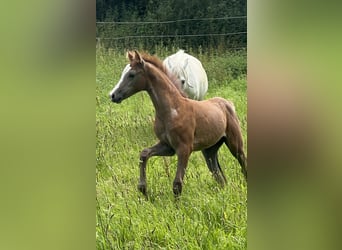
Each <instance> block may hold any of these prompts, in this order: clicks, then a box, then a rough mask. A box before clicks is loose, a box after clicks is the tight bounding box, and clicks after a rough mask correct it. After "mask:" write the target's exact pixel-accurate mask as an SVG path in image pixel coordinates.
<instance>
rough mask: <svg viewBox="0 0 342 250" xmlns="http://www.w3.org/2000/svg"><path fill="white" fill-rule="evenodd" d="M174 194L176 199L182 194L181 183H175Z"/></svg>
mask: <svg viewBox="0 0 342 250" xmlns="http://www.w3.org/2000/svg"><path fill="white" fill-rule="evenodd" d="M173 193H174V195H175V196H176V197H177V196H179V195H180V194H181V193H182V183H179V182H174V183H173Z"/></svg>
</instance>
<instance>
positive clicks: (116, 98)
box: [111, 93, 123, 103]
mask: <svg viewBox="0 0 342 250" xmlns="http://www.w3.org/2000/svg"><path fill="white" fill-rule="evenodd" d="M111 99H112V102H115V103H120V102H121V101H122V100H123V97H122V95H120V94H115V93H113V94H112V95H111Z"/></svg>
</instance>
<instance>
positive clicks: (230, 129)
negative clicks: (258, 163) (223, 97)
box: [225, 100, 247, 180]
mask: <svg viewBox="0 0 342 250" xmlns="http://www.w3.org/2000/svg"><path fill="white" fill-rule="evenodd" d="M225 107H226V110H227V128H226V135H227V137H226V140H225V143H226V145H227V147H228V148H229V150H230V152H231V153H232V154H233V156H234V157H235V158H236V159H237V160H238V161H239V163H240V166H241V171H242V173H243V174H244V176H245V178H246V180H247V157H246V155H245V152H244V151H243V139H242V133H241V127H240V121H239V118H238V116H237V114H236V111H235V106H234V104H233V103H232V102H231V101H228V100H227V101H226V102H225Z"/></svg>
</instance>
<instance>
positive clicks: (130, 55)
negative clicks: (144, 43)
mask: <svg viewBox="0 0 342 250" xmlns="http://www.w3.org/2000/svg"><path fill="white" fill-rule="evenodd" d="M127 58H128V59H129V61H130V62H132V61H133V59H134V54H133V52H132V51H127Z"/></svg>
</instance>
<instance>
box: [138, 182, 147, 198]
mask: <svg viewBox="0 0 342 250" xmlns="http://www.w3.org/2000/svg"><path fill="white" fill-rule="evenodd" d="M138 190H139V191H140V192H141V193H143V195H146V191H147V188H146V183H139V184H138Z"/></svg>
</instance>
